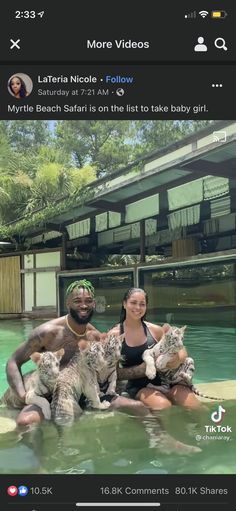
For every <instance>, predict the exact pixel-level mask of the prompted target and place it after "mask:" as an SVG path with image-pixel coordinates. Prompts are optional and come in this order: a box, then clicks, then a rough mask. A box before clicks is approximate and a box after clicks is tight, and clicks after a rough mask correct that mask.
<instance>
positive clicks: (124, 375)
mask: <svg viewBox="0 0 236 511" xmlns="http://www.w3.org/2000/svg"><path fill="white" fill-rule="evenodd" d="M145 367H146V364H145V363H143V364H140V365H138V366H133V367H119V368H118V370H117V374H118V380H135V379H137V378H144V377H145Z"/></svg>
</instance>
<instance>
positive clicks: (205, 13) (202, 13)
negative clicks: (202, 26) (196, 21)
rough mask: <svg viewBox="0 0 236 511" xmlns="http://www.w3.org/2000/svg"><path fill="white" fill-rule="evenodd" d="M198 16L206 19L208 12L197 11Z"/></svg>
mask: <svg viewBox="0 0 236 511" xmlns="http://www.w3.org/2000/svg"><path fill="white" fill-rule="evenodd" d="M199 14H200V16H201V17H202V18H206V17H207V16H208V14H209V12H208V11H199Z"/></svg>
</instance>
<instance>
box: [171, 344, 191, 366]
mask: <svg viewBox="0 0 236 511" xmlns="http://www.w3.org/2000/svg"><path fill="white" fill-rule="evenodd" d="M187 356H188V353H187V351H186V349H185V348H182V349H181V350H179V352H178V353H176V354H175V355H172V357H171V360H169V362H168V364H166V367H167V368H168V369H177V368H178V367H179V366H180V364H182V363H183V362H184V361H185V359H186V358H187Z"/></svg>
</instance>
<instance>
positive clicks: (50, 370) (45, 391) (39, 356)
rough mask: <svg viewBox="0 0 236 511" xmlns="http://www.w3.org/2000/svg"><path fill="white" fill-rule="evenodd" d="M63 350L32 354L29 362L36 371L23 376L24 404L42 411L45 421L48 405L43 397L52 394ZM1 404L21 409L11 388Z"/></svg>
mask: <svg viewBox="0 0 236 511" xmlns="http://www.w3.org/2000/svg"><path fill="white" fill-rule="evenodd" d="M63 355H64V349H63V348H61V349H60V350H58V351H54V352H52V351H45V352H43V353H38V352H35V353H32V355H31V356H30V358H31V360H32V361H33V362H35V364H37V366H38V367H37V370H36V371H31V372H29V373H26V374H25V375H24V376H23V382H24V387H25V390H26V396H25V403H26V404H35V405H37V406H39V407H40V408H41V409H42V412H43V415H44V417H45V419H48V420H49V419H50V418H51V410H50V404H49V402H48V401H47V399H46V398H45V397H44V396H46V395H50V394H52V392H53V389H54V387H55V384H56V381H57V378H58V376H59V371H60V360H61V358H62V357H63ZM0 402H1V403H2V404H5V405H7V406H10V407H13V408H22V401H21V400H20V399H19V397H18V396H17V394H16V392H14V390H13V389H12V388H11V387H8V389H7V390H6V391H5V393H4V394H3V396H2V397H1V399H0Z"/></svg>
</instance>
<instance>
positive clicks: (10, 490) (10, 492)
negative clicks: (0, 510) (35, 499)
mask: <svg viewBox="0 0 236 511" xmlns="http://www.w3.org/2000/svg"><path fill="white" fill-rule="evenodd" d="M7 493H8V495H10V497H15V496H16V495H17V493H18V489H17V487H16V486H9V487H8V488H7Z"/></svg>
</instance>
